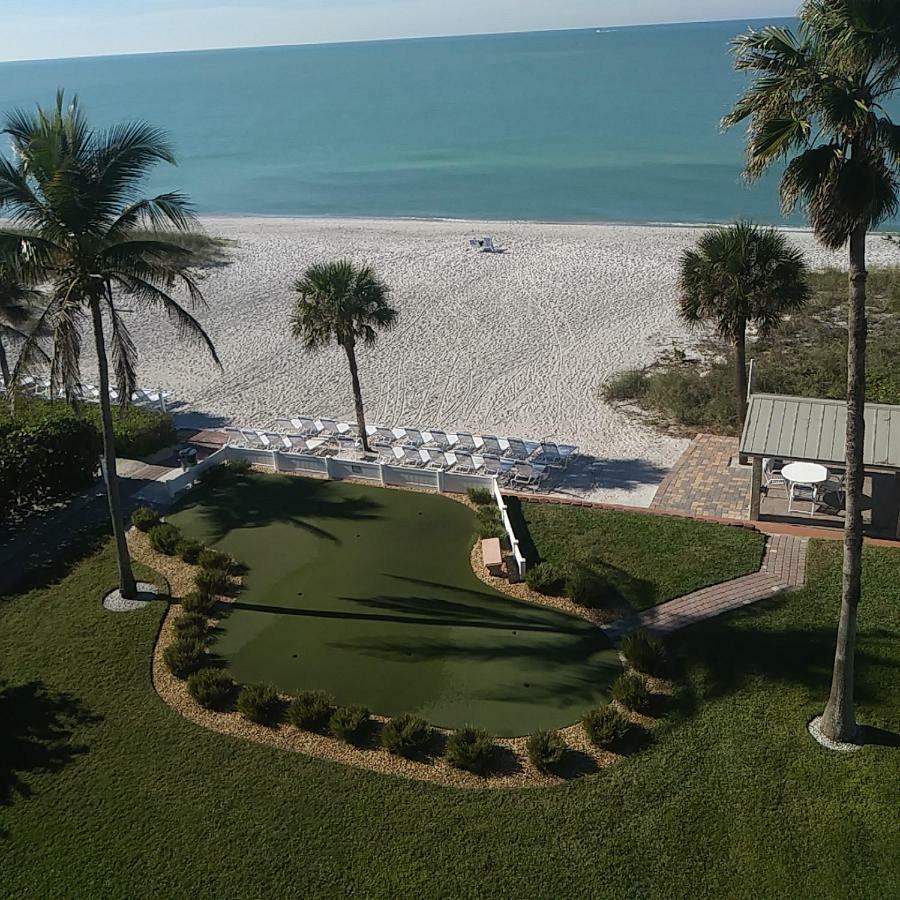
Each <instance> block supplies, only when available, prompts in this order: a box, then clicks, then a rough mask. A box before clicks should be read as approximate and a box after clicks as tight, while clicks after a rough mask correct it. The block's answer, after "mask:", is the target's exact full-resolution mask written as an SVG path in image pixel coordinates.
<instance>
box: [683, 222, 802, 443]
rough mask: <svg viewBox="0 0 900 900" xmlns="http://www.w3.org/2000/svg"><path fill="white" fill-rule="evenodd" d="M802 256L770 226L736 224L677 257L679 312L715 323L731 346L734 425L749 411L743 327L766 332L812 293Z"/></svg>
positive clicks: (708, 233) (717, 230)
mask: <svg viewBox="0 0 900 900" xmlns="http://www.w3.org/2000/svg"><path fill="white" fill-rule="evenodd" d="M807 276H808V270H807V266H806V263H805V261H804V259H803V254H802V253H801V252H800V251H799V250H797V249H796V248H794V247H791V245H790V244H789V243H788V241H787V238H786V237H785V236H784V235H783V234H782V233H781V232H780V231H777V230H776V229H774V228H761V227H760V226H759V225H754V224H753V223H751V222H738V223H737V224H736V225H731V226H730V227H728V228H712V229H710V230H709V231H706V232H704V233H703V235H702V236H701V237H700V240H699V241H697V247H696V249H693V250H686V251H685V252H684V254H683V255H682V257H681V274H680V277H679V281H678V289H679V294H680V298H679V315H680V316H681V318H682V319H684V320H685V321H686V322H688V323H690V324H691V325H697V324H699V323H700V322H706V321H709V322H713V323H714V324H715V327H716V331H717V332H718V333H719V335H720V336H721V337H722V338H723V339H724V340H726V341H728V342H729V343H730V344H731V346H732V347H733V348H734V357H735V391H736V392H737V396H736V398H735V399H736V402H737V419H738V427H741V426H742V425H743V424H744V418H745V416H746V415H747V325H748V324H753V325H756V327H757V329H758V331H759V333H760V334H762V335H764V334H766V333H767V332H770V331H771V330H772V329H773V328H775V327H776V326H777V325H778V323H779V322H780V321H781V318H782V316H784V315H785V314H786V313H791V312H794V311H795V310H798V309H800V308H801V307H802V306H803V305H804V304H805V303H807V302H808V300H809V297H810V288H809V282H808V280H807Z"/></svg>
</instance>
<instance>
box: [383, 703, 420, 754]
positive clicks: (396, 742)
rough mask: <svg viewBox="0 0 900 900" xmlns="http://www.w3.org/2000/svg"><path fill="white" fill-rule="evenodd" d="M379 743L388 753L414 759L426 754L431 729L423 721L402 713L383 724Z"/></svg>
mask: <svg viewBox="0 0 900 900" xmlns="http://www.w3.org/2000/svg"><path fill="white" fill-rule="evenodd" d="M380 742H381V746H382V747H384V749H385V750H387V751H388V752H389V753H393V754H394V755H395V756H404V757H406V758H407V759H414V758H416V757H421V756H424V755H425V754H426V753H427V752H428V745H429V744H430V743H431V729H430V728H429V727H428V723H427V722H426V721H425V720H424V719H420V718H419V717H418V716H411V715H409V714H408V713H403V714H401V715H399V716H394V718H393V719H391V720H390V721H389V722H387V723H386V724H385V726H384V728H382V730H381V739H380Z"/></svg>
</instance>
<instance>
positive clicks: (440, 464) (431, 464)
mask: <svg viewBox="0 0 900 900" xmlns="http://www.w3.org/2000/svg"><path fill="white" fill-rule="evenodd" d="M419 457H420V458H421V460H422V462H423V463H424V464H425V468H426V469H446V468H447V460H446V459H445V458H444V451H443V450H437V449H435V448H433V447H422V448H421V449H420V450H419Z"/></svg>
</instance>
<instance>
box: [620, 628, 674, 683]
mask: <svg viewBox="0 0 900 900" xmlns="http://www.w3.org/2000/svg"><path fill="white" fill-rule="evenodd" d="M622 654H623V656H624V657H625V659H627V660H628V662H629V663H630V664H631V665H632V666H634V668H635V669H637V670H638V672H644V673H646V674H647V675H655V676H657V677H659V676H662V675H665V674H666V672H667V671H668V668H669V659H668V654H667V653H666V648H665V645H664V644H663V642H662V641H661V640H660V639H659V638H658V637H656V636H655V635H650V634H647V632H646V631H635V632H634V633H633V634H629V635H626V636H625V637H624V638H622Z"/></svg>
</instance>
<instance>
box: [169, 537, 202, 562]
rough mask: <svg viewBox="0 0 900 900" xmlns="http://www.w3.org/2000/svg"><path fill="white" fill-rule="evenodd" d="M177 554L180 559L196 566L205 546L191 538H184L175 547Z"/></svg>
mask: <svg viewBox="0 0 900 900" xmlns="http://www.w3.org/2000/svg"><path fill="white" fill-rule="evenodd" d="M175 552H176V553H177V554H178V556H179V558H180V559H182V560H183V561H184V562H186V563H188V564H189V565H192V566H193V565H196V563H197V560H198V559H199V558H200V554H201V553H202V552H203V544H201V543H200V541H194V540H191V538H182V539H181V540H180V541H179V542H178V544H177V545H176V546H175Z"/></svg>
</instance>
